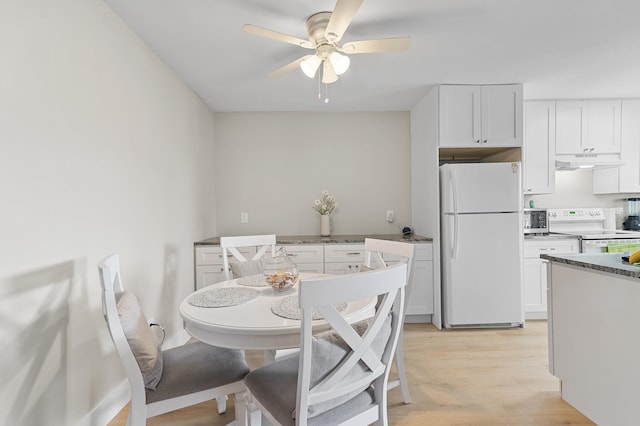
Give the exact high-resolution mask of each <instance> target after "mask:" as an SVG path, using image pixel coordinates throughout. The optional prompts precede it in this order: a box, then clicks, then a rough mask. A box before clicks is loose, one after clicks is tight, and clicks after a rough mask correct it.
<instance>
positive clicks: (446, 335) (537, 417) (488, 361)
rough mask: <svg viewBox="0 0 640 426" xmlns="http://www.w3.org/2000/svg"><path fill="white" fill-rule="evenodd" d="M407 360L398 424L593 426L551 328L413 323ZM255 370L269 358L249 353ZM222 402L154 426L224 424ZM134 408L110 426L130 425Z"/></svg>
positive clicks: (392, 399)
mask: <svg viewBox="0 0 640 426" xmlns="http://www.w3.org/2000/svg"><path fill="white" fill-rule="evenodd" d="M404 339H405V340H404V344H405V358H406V365H407V372H408V375H409V385H410V388H411V396H412V399H413V403H412V404H409V405H404V404H403V403H402V399H401V397H400V390H399V389H398V388H396V389H393V390H391V391H390V392H389V424H390V425H482V426H496V425H518V426H520V425H544V426H553V425H593V424H594V423H592V422H591V421H589V419H587V418H586V417H584V416H583V415H582V414H580V413H579V412H577V411H576V410H575V409H573V408H572V407H571V406H570V405H569V404H567V403H566V402H564V401H563V400H562V399H561V398H560V393H559V382H558V379H556V378H555V377H553V376H552V375H551V374H550V373H549V371H548V365H549V363H548V355H547V323H546V321H528V322H527V323H526V325H525V327H524V328H517V329H496V330H444V331H441V330H437V329H436V328H435V327H433V326H432V325H431V324H406V325H405V332H404ZM247 359H248V362H249V364H250V366H251V367H252V368H255V367H256V366H259V365H260V362H261V359H262V354H261V353H255V352H248V353H247ZM231 399H232V398H230V399H229V403H228V407H227V413H226V414H224V415H221V416H219V415H218V414H216V407H215V402H209V403H204V404H200V405H197V406H193V407H190V408H186V409H183V410H179V411H175V412H173V413H168V414H165V415H162V416H158V417H154V418H151V419H149V420H148V423H147V424H148V425H157V426H160V425H163V426H169V425H175V426H178V425H179V426H200V425H208V426H219V425H220V426H222V425H226V424H227V423H229V422H230V421H232V420H233V402H232V401H231ZM126 416H127V412H126V408H125V409H124V410H123V411H122V412H121V413H120V414H119V415H118V416H117V417H116V418H115V419H114V420H113V421H112V422H111V423H109V426H124V425H125V423H126Z"/></svg>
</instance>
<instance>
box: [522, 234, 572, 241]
mask: <svg viewBox="0 0 640 426" xmlns="http://www.w3.org/2000/svg"><path fill="white" fill-rule="evenodd" d="M578 238H579V237H578V236H577V235H569V234H525V236H524V240H525V241H553V240H569V239H573V240H577V239H578Z"/></svg>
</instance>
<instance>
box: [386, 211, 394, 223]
mask: <svg viewBox="0 0 640 426" xmlns="http://www.w3.org/2000/svg"><path fill="white" fill-rule="evenodd" d="M387 222H389V223H392V222H393V210H387Z"/></svg>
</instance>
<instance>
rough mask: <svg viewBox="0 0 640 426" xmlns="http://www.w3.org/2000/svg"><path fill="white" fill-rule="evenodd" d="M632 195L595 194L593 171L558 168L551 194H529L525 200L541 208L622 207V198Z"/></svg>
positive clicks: (632, 195)
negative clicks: (531, 201)
mask: <svg viewBox="0 0 640 426" xmlns="http://www.w3.org/2000/svg"><path fill="white" fill-rule="evenodd" d="M634 196H637V194H635V195H634V194H603V195H595V194H594V193H593V171H591V170H558V171H556V185H555V191H554V192H553V194H545V195H531V196H527V197H526V200H525V201H526V202H527V203H528V201H529V200H530V199H533V200H534V202H535V205H536V207H542V208H573V207H623V206H624V199H625V198H627V197H634ZM527 205H528V204H527Z"/></svg>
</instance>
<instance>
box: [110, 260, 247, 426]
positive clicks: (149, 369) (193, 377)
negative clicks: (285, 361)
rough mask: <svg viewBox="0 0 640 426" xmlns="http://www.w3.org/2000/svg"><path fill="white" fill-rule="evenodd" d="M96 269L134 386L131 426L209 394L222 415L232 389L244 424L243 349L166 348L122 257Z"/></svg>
mask: <svg viewBox="0 0 640 426" xmlns="http://www.w3.org/2000/svg"><path fill="white" fill-rule="evenodd" d="M98 272H99V276H100V285H101V287H102V312H103V315H104V318H105V321H106V322H107V327H108V329H109V334H110V335H111V339H112V340H113V343H114V344H115V347H116V352H117V353H118V356H119V357H120V361H121V362H122V365H123V367H124V370H125V373H126V376H127V380H128V381H129V386H130V389H131V404H130V408H129V415H128V417H127V426H141V425H145V424H146V419H147V418H149V417H154V416H157V415H160V414H163V413H167V412H169V411H174V410H177V409H180V408H184V407H187V406H190V405H194V404H199V403H201V402H204V401H209V400H211V399H216V401H217V402H218V412H219V413H220V414H221V413H223V412H224V411H225V410H226V401H227V395H229V394H234V400H235V416H236V423H237V424H238V425H244V424H246V423H247V400H246V388H245V385H244V382H243V378H244V376H245V375H246V374H247V373H248V372H249V367H248V366H247V363H246V361H245V358H244V353H243V352H242V351H240V350H231V349H224V348H218V347H215V346H210V345H207V344H205V343H202V342H198V341H195V342H187V343H185V344H184V345H182V346H177V347H174V348H171V349H166V350H162V349H161V347H160V342H159V341H158V339H157V338H156V335H155V334H154V333H153V331H152V330H151V328H150V326H149V323H148V322H147V319H146V317H145V315H144V313H143V312H142V309H141V308H140V305H139V303H138V300H137V298H136V297H135V295H134V294H133V293H132V292H130V291H128V290H125V289H124V288H123V285H122V279H121V276H120V260H119V256H118V255H111V256H109V257H106V258H104V259H103V260H101V261H100V262H99V264H98Z"/></svg>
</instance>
